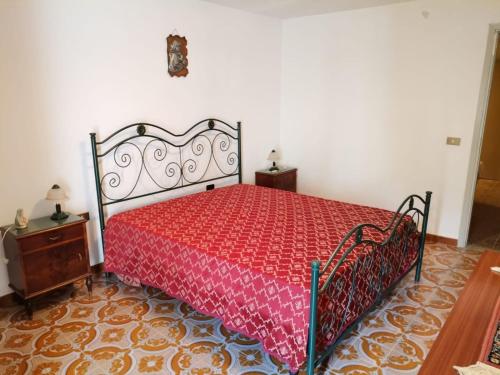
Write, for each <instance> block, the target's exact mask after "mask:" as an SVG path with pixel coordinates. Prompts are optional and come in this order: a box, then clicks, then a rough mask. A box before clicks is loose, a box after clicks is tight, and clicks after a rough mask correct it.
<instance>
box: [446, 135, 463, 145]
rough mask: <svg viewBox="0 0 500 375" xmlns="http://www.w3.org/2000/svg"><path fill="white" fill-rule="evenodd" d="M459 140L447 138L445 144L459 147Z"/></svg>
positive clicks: (457, 138)
mask: <svg viewBox="0 0 500 375" xmlns="http://www.w3.org/2000/svg"><path fill="white" fill-rule="evenodd" d="M460 141H461V138H459V137H447V138H446V144H447V145H451V146H460Z"/></svg>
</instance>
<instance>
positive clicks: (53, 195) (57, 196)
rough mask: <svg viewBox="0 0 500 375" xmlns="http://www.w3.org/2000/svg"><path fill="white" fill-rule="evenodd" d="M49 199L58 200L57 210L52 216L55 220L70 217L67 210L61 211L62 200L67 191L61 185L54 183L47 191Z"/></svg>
mask: <svg viewBox="0 0 500 375" xmlns="http://www.w3.org/2000/svg"><path fill="white" fill-rule="evenodd" d="M46 199H47V200H49V201H54V202H56V212H54V213H53V214H52V216H51V217H50V218H51V219H52V220H54V221H61V220H64V219H66V218H67V217H68V214H67V213H66V212H63V211H61V202H62V201H63V200H65V199H67V197H66V193H65V192H64V190H63V189H62V188H61V187H60V186H59V185H53V186H52V188H51V189H50V190H49V191H48V192H47V198H46Z"/></svg>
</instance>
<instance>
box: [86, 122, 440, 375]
mask: <svg viewBox="0 0 500 375" xmlns="http://www.w3.org/2000/svg"><path fill="white" fill-rule="evenodd" d="M134 130H135V133H134ZM91 142H92V152H93V159H94V172H95V177H96V190H97V200H98V208H99V211H98V212H99V219H100V226H101V230H102V234H103V244H104V249H105V270H106V271H107V272H113V273H116V274H118V275H119V276H120V277H122V278H123V279H124V280H127V282H130V283H135V284H139V283H141V284H145V285H150V286H153V287H156V288H160V289H162V290H164V291H165V292H166V293H167V294H169V295H171V296H173V297H176V298H178V299H180V300H183V301H185V302H187V303H188V304H190V305H191V306H192V307H193V308H195V309H196V310H198V311H200V312H203V313H205V314H208V315H211V316H215V317H218V318H219V319H221V320H222V322H223V324H224V325H225V326H226V327H228V328H230V329H233V330H235V331H238V332H240V333H242V334H244V335H246V336H249V337H252V338H255V339H258V340H259V341H260V342H261V343H262V345H263V348H264V350H266V351H267V352H268V353H270V354H271V355H273V356H274V357H276V358H278V359H280V360H281V361H283V362H285V363H287V364H288V366H289V368H290V372H291V373H296V372H297V371H298V370H299V369H300V368H302V367H304V366H305V367H306V371H307V374H312V373H313V371H314V368H315V367H316V366H317V365H318V364H319V363H321V362H322V361H323V360H324V359H325V358H326V357H328V355H329V354H330V353H331V350H332V349H333V347H334V346H335V345H336V344H337V343H338V342H339V341H340V340H341V339H342V338H343V336H344V335H345V334H346V333H347V332H349V330H350V329H351V328H352V327H354V326H355V324H356V323H357V322H358V321H359V320H360V319H361V318H362V317H363V316H364V315H365V314H366V313H367V312H368V311H369V310H370V309H371V308H372V307H373V306H374V305H375V304H376V303H378V301H380V299H381V298H383V297H384V296H385V295H386V294H387V292H388V291H389V290H390V289H391V288H392V287H393V286H394V285H395V284H396V283H397V282H398V281H399V279H401V278H402V277H403V276H404V275H406V274H407V273H408V272H409V271H410V270H411V269H412V268H413V267H414V266H416V268H417V270H416V275H415V278H416V280H417V281H418V280H419V277H420V268H421V264H422V256H423V249H424V243H425V233H426V226H427V219H428V214H429V207H430V199H431V193H430V192H427V193H426V196H425V197H424V198H423V197H420V196H418V195H411V196H409V197H408V198H406V199H405V200H404V201H403V203H402V204H401V205H400V206H399V208H398V210H397V211H396V212H391V211H386V210H382V209H377V208H372V207H366V206H360V205H355V204H348V203H343V202H337V201H333V200H327V199H322V198H317V197H312V196H307V195H301V194H296V193H292V192H286V191H281V190H276V189H269V188H264V187H258V186H253V185H247V184H242V169H241V160H242V155H241V124H240V123H238V124H237V126H236V127H233V126H231V125H230V124H227V123H225V122H222V121H220V120H216V119H207V120H203V121H201V122H199V123H197V124H195V125H194V126H193V127H191V128H190V129H188V130H187V131H186V132H184V133H181V134H178V135H177V134H174V133H172V132H169V131H167V130H165V129H163V128H161V127H158V126H156V125H151V124H133V125H129V126H127V127H125V128H122V129H120V130H119V131H117V132H115V133H113V134H112V135H111V136H109V137H107V138H105V139H104V140H103V141H101V142H98V141H97V140H96V135H95V134H91ZM107 144H109V146H108V147H106V145H107ZM106 156H110V157H111V161H114V162H115V164H116V166H117V167H118V170H114V171H109V172H105V173H101V171H102V169H103V165H102V164H103V163H102V161H101V160H100V159H101V158H105V157H106ZM206 159H208V161H207V160H206ZM134 160H135V162H134ZM100 161H101V163H100ZM151 165H153V166H151ZM129 168H132V169H136V170H139V172H137V173H135V174H134V173H132V176H133V177H134V178H133V179H132V184H131V186H132V187H131V188H130V187H128V188H123V186H122V187H121V188H120V186H121V185H122V183H123V182H124V179H125V176H126V175H127V174H126V173H125V172H124V170H126V169H129ZM155 170H156V172H155ZM158 171H160V174H158ZM129 175H130V174H129ZM144 177H145V178H147V179H148V181H149V182H150V183H151V182H153V184H152V185H153V187H155V188H154V189H153V191H148V189H146V190H144V191H141V190H140V189H138V186H140V183H141V181H142V180H141V179H142V178H144ZM228 178H229V179H237V182H238V183H237V184H233V185H229V186H225V187H220V188H219V187H218V188H216V189H213V190H212V186H211V185H210V184H209V185H207V184H208V183H210V182H212V181H216V180H218V179H228ZM235 182H236V181H235ZM195 184H205V185H207V186H208V188H209V189H210V190H209V191H205V192H198V193H194V194H189V195H185V196H182V197H178V198H175V199H169V200H164V201H160V202H158V203H153V204H149V205H146V206H143V207H139V208H135V209H131V210H126V211H124V212H121V213H118V214H115V215H112V216H111V217H110V218H109V219H108V220H107V221H106V220H105V218H106V217H105V213H104V209H105V207H106V206H107V205H109V204H115V203H123V202H125V201H127V200H131V199H136V198H143V197H145V196H148V195H151V194H156V193H158V192H160V193H162V192H165V191H170V190H175V189H180V188H186V187H188V186H191V185H195ZM118 188H120V191H121V195H113V194H112V192H113V191H114V190H116V189H118ZM419 207H421V208H419Z"/></svg>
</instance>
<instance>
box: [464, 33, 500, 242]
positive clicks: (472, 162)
mask: <svg viewBox="0 0 500 375" xmlns="http://www.w3.org/2000/svg"><path fill="white" fill-rule="evenodd" d="M499 34H500V23H496V24H491V25H490V29H489V33H488V42H487V45H486V57H485V59H484V67H483V77H482V79H481V87H480V91H479V101H478V108H477V113H476V120H475V123H474V133H473V135H472V145H471V152H470V158H469V168H468V172H467V182H466V186H465V197H464V205H463V208H462V218H461V220H460V232H459V235H458V246H459V247H464V246H466V245H467V240H468V237H469V229H470V222H471V216H472V207H473V205H474V193H475V191H476V181H477V174H478V171H479V161H480V159H481V147H482V145H483V135H484V128H485V125H486V113H487V110H488V102H489V99H490V90H491V80H492V77H493V69H494V67H495V59H496V46H497V39H498V35H499Z"/></svg>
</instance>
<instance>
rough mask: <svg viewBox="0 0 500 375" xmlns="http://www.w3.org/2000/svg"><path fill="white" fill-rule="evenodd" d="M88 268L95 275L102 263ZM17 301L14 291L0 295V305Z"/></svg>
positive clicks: (100, 270)
mask: <svg viewBox="0 0 500 375" xmlns="http://www.w3.org/2000/svg"><path fill="white" fill-rule="evenodd" d="M90 270H91V271H92V274H93V275H97V274H99V273H102V272H104V263H97V264H94V265H93V266H90ZM18 304H19V302H18V300H16V298H15V293H14V292H12V293H9V294H6V295H4V296H1V297H0V307H9V306H14V305H18Z"/></svg>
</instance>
